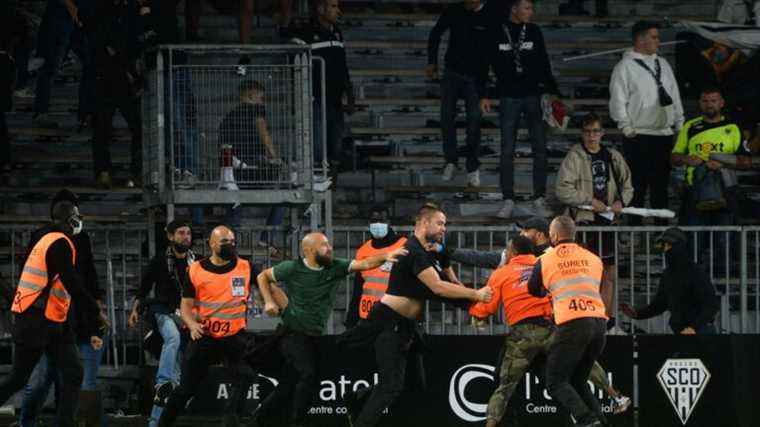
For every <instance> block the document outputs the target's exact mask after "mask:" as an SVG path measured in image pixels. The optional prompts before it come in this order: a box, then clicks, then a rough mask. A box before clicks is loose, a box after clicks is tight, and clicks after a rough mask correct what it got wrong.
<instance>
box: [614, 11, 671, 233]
mask: <svg viewBox="0 0 760 427" xmlns="http://www.w3.org/2000/svg"><path fill="white" fill-rule="evenodd" d="M632 36H633V49H631V50H628V51H626V53H625V54H624V56H623V59H622V60H621V61H620V62H618V64H617V65H616V66H615V69H614V71H613V72H612V78H611V80H610V117H612V119H613V120H614V121H615V122H617V126H618V128H619V129H621V130H622V131H623V135H624V136H625V142H624V146H623V148H624V152H625V157H626V160H627V161H628V165H629V166H630V168H631V173H632V175H633V200H632V202H631V204H632V205H633V206H635V207H642V208H643V207H644V200H645V198H646V195H647V192H649V197H650V205H651V207H652V208H655V209H667V207H668V182H669V177H670V161H669V160H670V151H671V150H672V149H673V133H674V132H677V131H678V130H679V129H680V128H681V126H682V125H683V120H684V119H683V106H682V105H681V95H680V93H679V91H678V84H677V83H676V78H675V76H674V75H673V70H672V69H671V68H670V65H669V64H668V61H666V60H665V58H662V57H660V56H658V55H657V50H658V48H659V46H660V33H659V25H658V24H657V23H654V22H646V21H638V22H636V24H634V25H633V30H632ZM657 223H658V224H667V220H664V219H660V220H657ZM631 224H633V225H640V224H641V218H639V217H635V218H631Z"/></svg>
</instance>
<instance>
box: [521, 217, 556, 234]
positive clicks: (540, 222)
mask: <svg viewBox="0 0 760 427" xmlns="http://www.w3.org/2000/svg"><path fill="white" fill-rule="evenodd" d="M517 226H518V227H520V228H522V229H523V230H531V229H533V230H536V231H540V232H542V233H544V234H546V235H547V236H548V235H549V221H547V220H546V218H543V217H540V216H534V217H530V218H528V219H526V220H525V221H522V222H518V223H517Z"/></svg>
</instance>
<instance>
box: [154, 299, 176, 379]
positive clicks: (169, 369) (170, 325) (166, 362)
mask: <svg viewBox="0 0 760 427" xmlns="http://www.w3.org/2000/svg"><path fill="white" fill-rule="evenodd" d="M155 317H156V324H157V325H158V333H160V334H161V338H163V339H164V345H163V346H162V347H161V356H160V358H159V360H158V371H157V372H156V385H159V384H163V383H167V382H172V383H174V384H179V375H180V365H181V363H180V362H181V357H182V353H181V352H180V345H181V343H182V338H181V336H180V333H179V329H178V328H177V324H176V323H175V322H174V319H172V317H171V315H169V314H162V313H156V314H155Z"/></svg>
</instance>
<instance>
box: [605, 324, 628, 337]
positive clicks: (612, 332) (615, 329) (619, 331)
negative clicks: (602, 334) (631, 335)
mask: <svg viewBox="0 0 760 427" xmlns="http://www.w3.org/2000/svg"><path fill="white" fill-rule="evenodd" d="M607 335H628V332H626V331H624V330H622V329H620V327H618V326H617V325H615V326H613V327H612V328H610V330H609V331H607Z"/></svg>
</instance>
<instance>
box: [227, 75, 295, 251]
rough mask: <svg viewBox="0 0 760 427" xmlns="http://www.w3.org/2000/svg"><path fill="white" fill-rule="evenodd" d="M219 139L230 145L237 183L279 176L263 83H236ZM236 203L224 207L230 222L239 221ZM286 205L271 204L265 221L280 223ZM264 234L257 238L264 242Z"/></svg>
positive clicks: (272, 179)
mask: <svg viewBox="0 0 760 427" xmlns="http://www.w3.org/2000/svg"><path fill="white" fill-rule="evenodd" d="M219 143H220V144H221V145H229V146H231V147H232V153H233V155H234V157H235V160H233V164H234V165H237V166H236V170H237V172H238V173H237V174H236V175H237V177H236V180H237V182H238V183H242V184H246V185H267V184H268V185H270V186H272V185H274V184H277V183H278V181H279V180H280V175H281V172H282V171H281V169H282V160H281V159H280V157H279V155H278V154H277V150H276V149H275V146H274V142H273V141H272V135H271V134H270V133H269V125H268V124H267V118H266V104H265V101H264V85H262V84H261V83H260V82H258V81H255V80H246V81H244V82H243V83H241V84H240V103H239V104H238V105H237V107H235V108H234V109H233V110H231V111H230V112H228V113H227V115H226V116H224V119H222V123H221V124H220V125H219ZM241 211H242V207H241V206H240V205H236V206H233V207H232V208H231V209H230V210H229V211H228V218H227V221H228V222H229V223H230V224H231V225H233V226H239V225H240V212H241ZM285 213H286V208H284V207H274V208H272V209H271V210H270V212H269V216H268V218H267V223H266V224H267V225H280V224H282V220H283V218H284V217H285ZM267 240H268V238H267V235H266V234H262V236H261V241H262V242H264V243H266V242H267Z"/></svg>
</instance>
